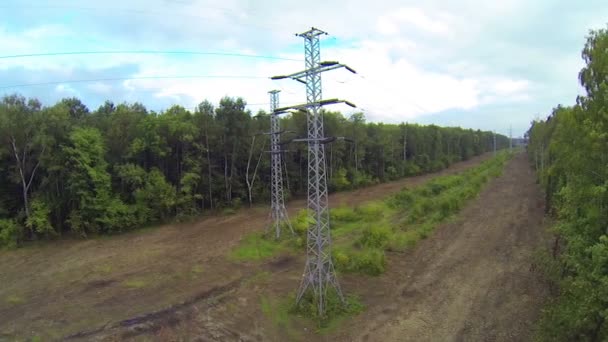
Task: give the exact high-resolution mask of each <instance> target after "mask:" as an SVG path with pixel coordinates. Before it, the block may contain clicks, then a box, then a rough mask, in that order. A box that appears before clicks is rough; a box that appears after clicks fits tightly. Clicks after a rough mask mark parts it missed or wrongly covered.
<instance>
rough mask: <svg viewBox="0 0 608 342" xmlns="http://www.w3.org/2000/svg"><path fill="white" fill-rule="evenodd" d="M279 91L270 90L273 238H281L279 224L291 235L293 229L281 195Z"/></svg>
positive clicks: (281, 151)
mask: <svg viewBox="0 0 608 342" xmlns="http://www.w3.org/2000/svg"><path fill="white" fill-rule="evenodd" d="M279 92H280V90H272V91H269V92H268V93H269V94H270V133H268V134H269V135H270V151H269V152H270V192H271V196H270V216H271V219H272V224H271V227H273V228H274V232H275V238H276V239H279V238H280V237H281V224H282V223H284V224H285V225H286V226H287V227H289V230H291V233H292V234H293V228H292V227H291V223H290V222H289V216H287V209H285V197H284V193H283V169H282V167H281V166H282V164H281V154H282V153H283V152H284V151H283V150H281V144H280V140H281V133H282V132H281V123H280V119H279V114H281V113H277V112H276V109H277V107H278V106H279Z"/></svg>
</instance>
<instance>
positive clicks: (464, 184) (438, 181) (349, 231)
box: [231, 153, 511, 275]
mask: <svg viewBox="0 0 608 342" xmlns="http://www.w3.org/2000/svg"><path fill="white" fill-rule="evenodd" d="M510 157H511V155H510V154H508V153H500V154H499V155H498V156H497V157H495V158H492V159H489V160H486V161H484V162H482V163H481V164H480V165H478V166H476V167H474V168H471V169H468V170H466V171H464V172H461V173H459V174H456V175H449V176H442V177H437V178H434V179H433V180H431V181H429V182H427V183H425V184H423V185H420V186H417V187H415V188H411V189H409V188H404V189H402V190H401V191H400V192H398V193H397V194H395V195H392V196H389V197H388V198H386V199H384V200H378V201H371V202H367V203H365V204H363V205H360V206H358V207H355V208H352V207H346V206H342V207H338V208H333V209H331V210H330V219H331V225H332V239H333V245H334V249H333V258H334V261H335V265H336V269H337V271H338V272H352V273H361V274H367V275H379V274H382V273H383V272H384V270H385V268H386V258H385V251H394V252H404V251H406V250H407V249H409V248H412V247H413V246H415V245H416V243H417V242H418V241H420V240H422V239H425V238H427V237H428V236H430V234H431V233H432V232H433V230H434V229H435V228H436V227H437V226H438V225H439V224H441V223H444V222H446V221H448V220H450V219H451V218H453V217H454V216H455V215H456V214H457V213H458V212H459V211H460V210H461V209H462V208H463V207H464V205H466V203H467V202H468V201H469V200H471V199H473V198H475V197H476V196H477V194H479V192H480V191H481V188H482V186H483V185H484V184H485V183H486V182H488V181H489V180H490V179H492V178H495V177H497V176H499V175H500V174H501V172H502V169H503V167H504V165H505V163H506V161H507V160H508V159H509V158H510ZM309 224H310V218H309V216H308V213H307V211H306V210H301V211H300V212H298V214H297V215H296V217H295V218H294V219H293V220H292V225H293V227H294V230H295V232H296V235H295V236H285V238H284V239H283V240H281V241H275V240H272V239H267V238H264V237H263V236H262V235H261V234H252V235H249V236H247V237H246V238H245V239H244V240H243V241H242V242H241V244H240V245H239V246H238V247H237V248H236V249H235V250H233V251H232V254H231V255H232V257H233V258H234V259H236V260H253V261H259V260H264V259H268V258H271V257H274V256H276V255H278V254H280V253H283V252H286V251H287V252H293V253H295V252H298V251H303V250H304V245H305V240H306V229H307V227H308V226H309Z"/></svg>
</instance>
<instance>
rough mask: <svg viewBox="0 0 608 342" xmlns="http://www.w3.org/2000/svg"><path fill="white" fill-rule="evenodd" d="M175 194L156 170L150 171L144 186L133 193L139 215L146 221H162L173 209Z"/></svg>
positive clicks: (173, 189)
mask: <svg viewBox="0 0 608 342" xmlns="http://www.w3.org/2000/svg"><path fill="white" fill-rule="evenodd" d="M176 200H177V194H176V191H175V188H174V187H173V186H172V185H171V184H169V182H167V180H166V178H165V176H163V174H162V173H161V172H160V170H158V169H153V170H151V171H150V172H149V173H148V174H147V176H146V182H145V185H144V186H143V187H142V188H139V189H137V190H136V191H135V201H136V203H137V205H138V208H139V211H140V215H142V216H143V217H145V219H146V221H149V222H158V221H164V220H166V219H167V218H169V217H170V216H171V214H172V213H173V211H174V209H175V205H176Z"/></svg>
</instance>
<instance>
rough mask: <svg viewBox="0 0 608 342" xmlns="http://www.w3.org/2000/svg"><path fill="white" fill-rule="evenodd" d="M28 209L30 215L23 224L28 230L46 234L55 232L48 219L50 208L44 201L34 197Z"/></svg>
mask: <svg viewBox="0 0 608 342" xmlns="http://www.w3.org/2000/svg"><path fill="white" fill-rule="evenodd" d="M30 210H31V211H30V217H29V218H28V219H26V221H25V226H26V227H27V228H28V229H29V230H30V231H32V232H36V233H38V234H44V235H46V236H49V235H55V234H56V233H55V229H53V226H52V225H51V221H50V219H49V216H50V214H51V209H50V208H49V206H48V205H47V204H46V202H44V201H43V200H41V199H39V198H36V199H34V200H33V201H32V204H31V208H30Z"/></svg>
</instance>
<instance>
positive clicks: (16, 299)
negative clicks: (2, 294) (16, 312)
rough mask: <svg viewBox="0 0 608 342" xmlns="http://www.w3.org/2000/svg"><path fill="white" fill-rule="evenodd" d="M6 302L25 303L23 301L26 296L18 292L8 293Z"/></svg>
mask: <svg viewBox="0 0 608 342" xmlns="http://www.w3.org/2000/svg"><path fill="white" fill-rule="evenodd" d="M6 302H7V303H8V304H13V305H17V304H23V303H25V298H23V297H21V296H18V295H16V294H12V295H8V296H7V297H6Z"/></svg>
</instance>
